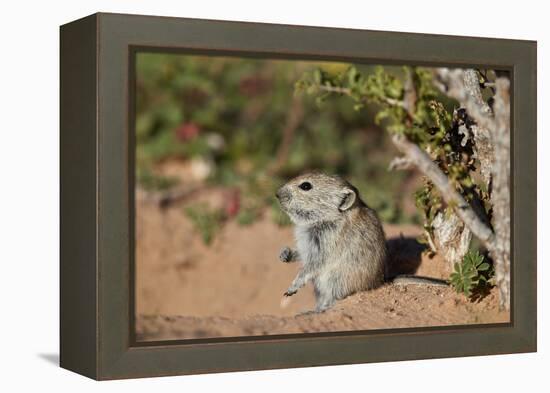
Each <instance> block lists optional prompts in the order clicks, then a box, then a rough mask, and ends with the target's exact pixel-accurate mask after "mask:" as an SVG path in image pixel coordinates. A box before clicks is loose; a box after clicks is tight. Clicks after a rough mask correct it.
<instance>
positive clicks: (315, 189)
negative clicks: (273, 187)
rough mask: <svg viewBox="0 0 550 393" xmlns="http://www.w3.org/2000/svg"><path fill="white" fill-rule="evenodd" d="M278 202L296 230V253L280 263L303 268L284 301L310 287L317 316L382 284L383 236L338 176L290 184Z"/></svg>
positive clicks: (285, 251)
mask: <svg viewBox="0 0 550 393" xmlns="http://www.w3.org/2000/svg"><path fill="white" fill-rule="evenodd" d="M276 196H277V198H278V199H279V202H280V204H281V207H282V209H283V211H284V212H285V213H286V214H288V216H289V217H290V219H291V220H292V222H293V223H294V224H295V231H294V234H295V238H296V247H297V250H292V249H290V248H288V247H285V248H283V249H282V251H281V254H280V256H279V259H280V260H281V261H283V262H295V261H301V263H302V268H301V269H300V271H299V273H298V275H297V276H296V278H295V279H294V281H293V282H292V284H291V285H290V287H289V288H288V289H287V291H286V292H285V293H284V296H292V295H293V294H295V293H296V292H297V291H298V289H300V288H301V287H303V286H304V285H305V284H307V283H308V282H312V283H313V287H314V291H315V298H316V307H315V311H317V312H322V311H324V310H326V309H328V308H329V307H331V306H332V305H333V304H334V302H335V301H336V300H340V299H343V298H345V297H346V296H348V295H351V294H352V293H354V292H358V291H363V290H368V289H373V288H375V287H377V286H379V285H381V284H382V283H383V282H384V272H385V268H386V258H387V255H388V250H387V245H386V237H385V235H384V230H383V229H382V224H381V222H380V220H379V218H378V215H377V214H376V212H375V211H374V210H373V209H371V208H370V207H368V206H367V205H366V204H365V203H364V202H363V201H362V200H361V198H360V197H359V193H358V191H357V189H356V188H355V187H354V186H352V185H351V184H350V183H348V182H347V181H346V180H344V179H342V178H341V177H339V176H329V175H326V174H322V173H309V174H305V175H302V176H298V177H296V178H294V179H292V180H290V181H289V182H288V183H286V184H285V185H283V186H282V187H281V188H279V190H278V191H277V193H276ZM401 278H402V283H405V284H408V283H414V284H418V283H422V284H426V283H427V284H435V285H441V284H444V282H443V281H441V280H433V279H425V278H418V279H416V278H412V277H410V276H402V277H401Z"/></svg>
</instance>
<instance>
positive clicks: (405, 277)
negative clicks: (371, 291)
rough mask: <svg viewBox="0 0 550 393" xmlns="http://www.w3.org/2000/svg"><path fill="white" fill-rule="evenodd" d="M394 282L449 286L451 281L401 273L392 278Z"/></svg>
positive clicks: (398, 283)
mask: <svg viewBox="0 0 550 393" xmlns="http://www.w3.org/2000/svg"><path fill="white" fill-rule="evenodd" d="M390 281H391V282H392V283H393V284H397V285H435V286H445V287H446V286H449V282H448V281H446V280H440V279H438V278H431V277H423V276H414V275H412V274H401V275H399V276H396V277H394V278H393V279H392V280H390Z"/></svg>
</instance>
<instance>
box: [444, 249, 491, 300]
mask: <svg viewBox="0 0 550 393" xmlns="http://www.w3.org/2000/svg"><path fill="white" fill-rule="evenodd" d="M493 275H494V270H493V267H492V265H491V264H490V263H489V262H486V261H485V258H484V256H483V255H481V254H480V253H479V252H478V251H470V252H468V253H467V254H466V255H465V256H464V259H463V260H462V262H461V263H455V266H454V272H453V273H451V277H450V283H451V286H452V287H453V288H454V289H455V290H456V292H457V293H463V294H464V295H466V296H467V297H469V298H475V297H477V296H479V295H481V294H482V293H484V292H486V290H487V289H489V288H490V287H491V286H492V285H491V282H490V280H491V278H492V277H493Z"/></svg>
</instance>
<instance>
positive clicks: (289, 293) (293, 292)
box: [283, 288, 298, 297]
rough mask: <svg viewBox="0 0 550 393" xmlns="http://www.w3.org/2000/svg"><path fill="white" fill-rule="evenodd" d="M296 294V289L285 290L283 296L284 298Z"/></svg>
mask: <svg viewBox="0 0 550 393" xmlns="http://www.w3.org/2000/svg"><path fill="white" fill-rule="evenodd" d="M296 292H298V290H297V289H294V288H288V289H287V290H286V292H285V293H283V296H285V297H289V296H292V295H294V294H295V293H296Z"/></svg>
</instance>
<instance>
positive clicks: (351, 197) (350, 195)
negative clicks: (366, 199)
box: [338, 188, 357, 212]
mask: <svg viewBox="0 0 550 393" xmlns="http://www.w3.org/2000/svg"><path fill="white" fill-rule="evenodd" d="M356 198H357V196H356V194H355V191H354V190H352V189H351V188H344V189H343V190H342V202H340V206H338V210H340V211H341V212H343V211H345V210H348V209H349V208H350V207H352V206H353V203H354V202H355V199H356Z"/></svg>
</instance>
